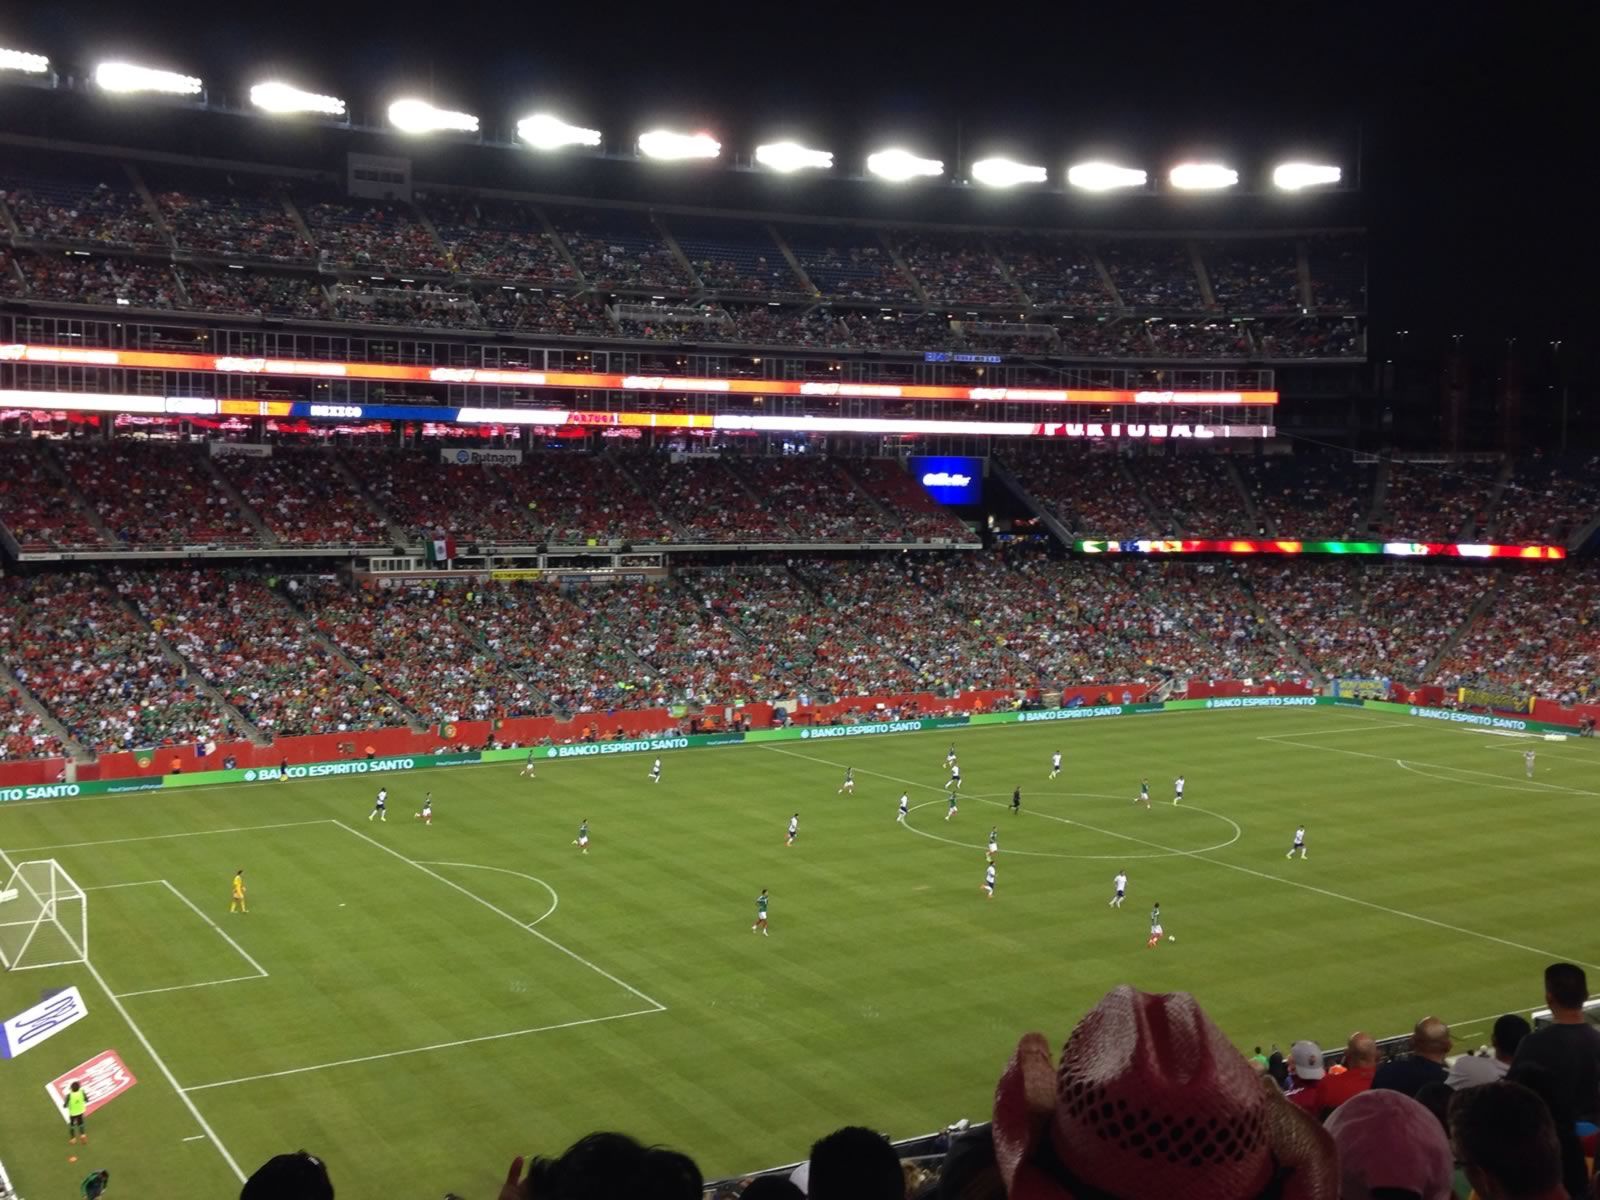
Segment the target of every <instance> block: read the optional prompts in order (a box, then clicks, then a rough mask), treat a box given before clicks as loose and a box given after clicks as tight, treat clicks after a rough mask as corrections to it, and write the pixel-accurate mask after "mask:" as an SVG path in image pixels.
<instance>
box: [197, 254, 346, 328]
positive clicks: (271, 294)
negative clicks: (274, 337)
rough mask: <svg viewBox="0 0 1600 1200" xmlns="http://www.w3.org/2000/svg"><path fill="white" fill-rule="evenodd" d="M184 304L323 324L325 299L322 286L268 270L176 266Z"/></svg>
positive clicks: (326, 308)
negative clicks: (185, 301) (184, 299)
mask: <svg viewBox="0 0 1600 1200" xmlns="http://www.w3.org/2000/svg"><path fill="white" fill-rule="evenodd" d="M174 270H175V271H176V272H177V275H178V279H179V280H180V281H181V282H182V285H183V291H184V293H185V297H186V300H187V303H183V304H182V306H183V307H184V308H190V309H194V310H196V311H199V312H214V313H232V314H237V315H239V316H251V317H274V318H278V319H280V320H297V321H325V320H327V319H328V297H327V293H325V292H324V291H323V290H322V285H321V284H320V283H318V282H317V281H316V280H315V279H312V278H310V277H308V276H305V275H279V274H275V273H273V272H270V271H257V270H254V269H249V270H235V269H233V268H226V269H223V270H208V269H205V268H201V267H194V266H179V267H175V268H174Z"/></svg>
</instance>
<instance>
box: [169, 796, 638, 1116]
mask: <svg viewBox="0 0 1600 1200" xmlns="http://www.w3.org/2000/svg"><path fill="white" fill-rule="evenodd" d="M329 824H333V825H337V826H338V827H339V828H340V829H342V830H344V831H345V832H346V833H348V834H350V835H351V836H352V837H357V838H360V839H361V840H362V841H363V842H366V843H368V844H369V845H371V846H375V847H377V848H378V849H379V850H382V851H383V852H384V853H385V854H389V855H392V856H393V857H395V858H398V859H399V860H400V861H401V862H403V863H405V864H406V865H407V866H408V867H412V868H414V869H416V870H418V871H421V872H422V873H423V874H424V875H427V876H429V877H431V878H433V879H435V880H437V881H438V882H440V883H442V884H444V885H445V886H446V887H448V888H452V889H453V890H455V891H457V892H460V893H461V894H462V895H463V896H465V897H467V899H469V900H471V901H472V902H473V903H475V904H479V905H482V906H483V907H484V908H487V909H488V910H489V911H490V912H492V913H494V914H495V915H496V916H497V917H500V918H502V919H503V920H506V921H509V922H511V923H512V924H513V925H515V926H516V927H517V928H518V929H520V930H522V932H524V933H526V934H529V935H530V936H532V937H536V938H538V939H539V940H540V941H541V942H544V943H545V944H546V945H548V946H550V947H552V948H553V949H556V950H559V951H560V952H561V953H562V954H565V955H566V956H567V957H568V958H570V959H572V960H573V961H574V962H576V963H579V964H580V965H582V966H585V967H587V968H588V969H589V970H591V971H593V972H594V973H595V974H596V975H599V976H601V977H602V978H603V979H606V980H608V981H609V982H611V983H614V984H615V985H616V986H618V987H620V988H622V989H623V990H624V991H626V992H628V993H629V994H630V995H632V996H635V997H637V998H638V999H640V1000H642V1001H644V1003H645V1004H646V1005H648V1006H649V1007H647V1008H635V1009H631V1010H630V1011H628V1012H621V1013H612V1014H610V1015H608V1016H604V1017H583V1018H580V1019H578V1020H575V1021H560V1022H557V1023H555V1024H552V1025H535V1026H532V1027H530V1028H527V1029H512V1030H509V1031H507V1032H505V1033H489V1034H484V1035H482V1036H480V1037H470V1038H457V1039H455V1040H454V1041H448V1042H432V1043H430V1044H428V1045H426V1046H408V1047H406V1048H405V1049H403V1050H389V1051H385V1052H384V1053H381V1054H363V1055H358V1056H356V1057H354V1058H340V1059H335V1060H333V1061H332V1062H325V1063H312V1064H311V1065H309V1066H304V1067H290V1068H288V1069H286V1070H282V1071H263V1072H261V1073H260V1074H257V1075H241V1076H240V1077H239V1078H237V1079H218V1080H214V1081H212V1082H210V1083H197V1084H193V1085H191V1086H189V1087H186V1088H184V1089H183V1091H184V1092H185V1093H189V1092H204V1091H209V1090H211V1089H212V1088H222V1087H232V1086H234V1085H235V1084H240V1083H255V1082H257V1081H259V1080H263V1079H282V1078H284V1077H286V1076H290V1075H306V1074H310V1073H312V1072H314V1071H327V1070H331V1069H333V1068H334V1067H349V1066H357V1065H359V1064H361V1063H370V1062H381V1061H383V1060H385V1059H391V1058H405V1057H408V1056H410V1055H413V1054H429V1053H432V1052H434V1051H436V1050H453V1049H455V1048H457V1047H459V1046H475V1045H481V1044H483V1043H485V1042H499V1041H505V1040H507V1039H509V1038H518V1037H528V1036H531V1035H532V1034H536V1033H553V1032H555V1031H556V1030H559V1029H577V1028H580V1027H582V1026H585V1025H602V1024H605V1023H606V1022H608V1021H623V1020H627V1019H628V1018H630V1017H648V1016H653V1015H654V1014H656V1013H662V1012H666V1011H667V1006H666V1005H665V1004H663V1003H661V1001H659V1000H657V999H655V998H654V997H652V996H647V995H645V993H644V992H642V991H640V990H639V989H638V988H636V987H634V986H633V985H632V984H630V983H625V982H624V981H623V980H621V979H618V978H617V977H616V976H615V975H613V974H612V973H611V972H610V971H607V970H606V969H605V968H604V967H601V966H598V965H596V964H595V963H592V962H590V961H589V960H588V959H587V958H584V957H583V956H582V955H581V954H579V953H578V952H577V951H575V950H572V949H569V948H568V947H566V946H563V945H562V944H561V943H560V942H558V941H556V940H555V939H554V938H552V937H549V936H548V935H546V934H543V933H540V932H539V931H538V930H537V929H534V928H533V927H532V926H531V925H530V924H529V923H528V922H526V921H522V920H519V919H518V918H516V917H514V916H512V915H511V914H510V913H508V912H506V910H505V909H503V908H501V907H499V906H498V905H496V904H494V903H492V902H491V901H488V900H485V899H484V898H483V897H482V896H480V895H478V894H477V893H476V892H473V891H472V890H471V889H469V888H466V887H463V886H462V885H461V884H459V883H457V882H456V881H455V880H453V879H449V878H447V877H446V876H444V875H441V874H439V872H437V871H435V870H433V869H432V868H431V867H429V866H427V865H426V864H424V863H420V862H418V861H417V860H416V859H413V858H407V857H406V856H405V855H404V854H401V853H400V851H398V850H395V849H393V848H392V847H390V846H386V845H384V844H383V843H382V842H380V841H378V840H377V839H376V838H374V837H370V836H368V835H367V834H365V833H362V832H361V831H360V830H359V829H352V828H351V827H350V826H349V825H346V824H345V823H344V822H343V821H337V820H335V821H331V822H329Z"/></svg>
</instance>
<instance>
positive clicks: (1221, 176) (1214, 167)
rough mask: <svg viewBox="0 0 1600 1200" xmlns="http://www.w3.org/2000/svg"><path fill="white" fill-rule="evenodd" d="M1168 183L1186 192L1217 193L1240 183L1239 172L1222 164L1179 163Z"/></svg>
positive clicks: (1168, 176)
mask: <svg viewBox="0 0 1600 1200" xmlns="http://www.w3.org/2000/svg"><path fill="white" fill-rule="evenodd" d="M1167 182H1169V183H1170V184H1172V186H1173V187H1175V188H1178V189H1179V190H1181V191H1185V192H1215V191H1220V190H1221V189H1222V188H1231V187H1232V186H1233V185H1234V184H1236V183H1238V182H1239V172H1237V171H1235V170H1234V169H1233V168H1232V167H1225V166H1223V165H1222V164H1221V163H1179V164H1178V165H1177V166H1175V167H1173V168H1172V171H1171V172H1170V173H1169V174H1168V175H1167Z"/></svg>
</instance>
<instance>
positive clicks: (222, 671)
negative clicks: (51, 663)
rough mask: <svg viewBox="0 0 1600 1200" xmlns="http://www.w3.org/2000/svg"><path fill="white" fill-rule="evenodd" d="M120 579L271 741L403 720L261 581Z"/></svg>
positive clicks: (183, 575)
mask: <svg viewBox="0 0 1600 1200" xmlns="http://www.w3.org/2000/svg"><path fill="white" fill-rule="evenodd" d="M113 578H114V581H115V584H116V588H117V590H118V592H120V593H121V594H122V595H123V596H124V597H126V598H127V599H129V600H131V601H132V602H134V603H135V604H137V605H138V607H139V609H140V611H141V612H142V613H143V614H144V616H145V619H146V620H148V621H149V622H150V624H151V626H152V627H153V628H154V629H155V630H156V632H157V633H159V634H160V635H161V636H162V637H164V638H166V640H167V641H168V643H169V644H171V645H172V646H173V648H174V649H176V650H177V651H178V653H179V654H181V655H183V657H184V658H185V659H187V660H188V661H189V662H191V663H193V664H194V665H195V667H196V668H197V669H198V670H199V672H200V673H201V675H202V676H203V677H204V678H205V680H206V681H207V682H208V683H210V684H211V685H212V686H213V687H215V688H216V689H217V691H218V692H219V693H220V694H221V695H222V697H223V698H224V699H225V700H227V701H228V703H229V704H231V705H232V706H233V707H234V708H235V709H237V710H238V711H239V713H240V714H241V715H242V716H243V717H244V719H245V720H247V721H249V722H250V723H251V724H252V725H254V726H255V727H256V728H257V729H258V730H260V731H261V732H262V733H264V734H266V735H267V736H268V737H285V736H294V735H300V734H309V733H329V732H333V731H338V732H341V733H343V732H348V731H351V730H357V729H365V728H378V727H382V726H385V725H396V724H399V723H400V721H401V720H402V716H401V712H400V709H399V707H398V706H397V705H396V704H395V703H394V701H393V700H392V699H391V698H389V697H387V696H385V695H384V694H383V692H381V691H380V690H379V689H378V687H377V685H376V684H374V683H372V682H371V681H369V680H368V679H366V678H365V677H363V676H361V675H359V674H357V673H355V672H353V671H352V670H351V669H350V667H349V665H348V664H347V663H345V662H344V661H342V660H341V659H340V658H339V657H338V656H337V655H335V654H333V653H331V652H330V651H329V650H328V649H327V647H326V646H324V645H323V644H322V643H321V642H320V641H319V640H318V639H317V638H315V637H314V636H313V635H312V632H311V629H310V628H309V627H308V626H307V625H306V623H305V621H304V619H303V618H302V617H301V616H300V614H299V613H297V612H296V611H295V610H294V608H293V607H291V606H290V605H288V604H286V603H285V602H284V600H283V599H282V598H280V597H279V596H277V595H274V594H273V585H272V584H271V583H270V582H269V581H268V580H266V579H263V578H261V577H260V576H259V575H256V574H254V573H252V572H246V571H215V570H206V571H201V570H194V569H191V570H187V571H185V570H182V569H175V570H166V571H135V570H127V569H120V570H118V571H117V572H116V574H115V576H114V577H113ZM295 587H296V589H297V590H298V587H299V585H298V584H296V585H295Z"/></svg>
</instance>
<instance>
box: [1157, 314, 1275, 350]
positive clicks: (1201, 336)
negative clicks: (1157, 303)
mask: <svg viewBox="0 0 1600 1200" xmlns="http://www.w3.org/2000/svg"><path fill="white" fill-rule="evenodd" d="M1147 328H1148V329H1149V332H1150V340H1151V341H1152V342H1153V343H1154V344H1155V353H1156V355H1157V356H1158V357H1162V358H1249V357H1250V356H1251V355H1253V354H1254V353H1255V347H1254V345H1253V344H1252V343H1251V341H1250V327H1249V325H1247V324H1245V323H1244V322H1242V321H1170V320H1168V321H1152V322H1150V323H1149V325H1148V326H1147Z"/></svg>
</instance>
